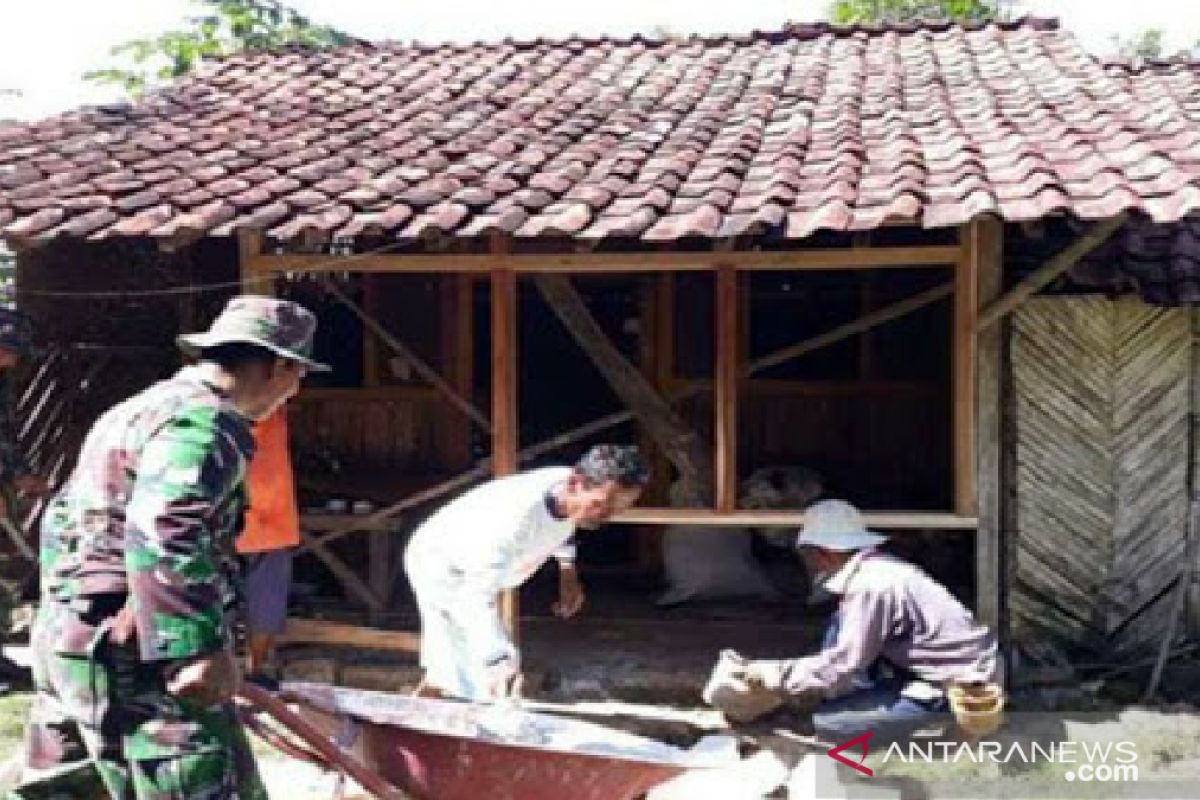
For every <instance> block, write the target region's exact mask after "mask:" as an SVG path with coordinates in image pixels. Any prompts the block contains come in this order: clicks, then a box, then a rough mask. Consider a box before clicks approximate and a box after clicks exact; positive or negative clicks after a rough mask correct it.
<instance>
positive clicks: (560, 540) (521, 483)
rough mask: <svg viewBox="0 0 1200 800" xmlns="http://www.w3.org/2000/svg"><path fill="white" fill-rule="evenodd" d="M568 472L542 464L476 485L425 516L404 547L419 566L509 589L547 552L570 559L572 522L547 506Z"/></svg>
mask: <svg viewBox="0 0 1200 800" xmlns="http://www.w3.org/2000/svg"><path fill="white" fill-rule="evenodd" d="M570 476H571V468H570V467H545V468H542V469H535V470H530V471H529V472H522V473H518V474H516V475H510V476H508V477H505V478H497V479H496V480H493V481H489V482H487V483H485V484H483V485H482V486H477V487H476V488H474V489H472V490H471V491H469V492H467V493H466V494H464V495H462V496H461V497H459V498H457V499H456V500H454V501H452V502H450V503H447V504H446V505H445V506H443V507H442V508H441V509H439V510H438V511H437V512H436V513H434V514H433V516H431V517H430V518H429V519H427V520H426V521H425V522H424V523H423V524H422V525H421V526H420V527H419V528H417V530H416V531H415V532H414V533H413V535H412V538H411V539H410V540H409V543H408V548H409V550H410V551H411V552H412V553H413V554H414V555H419V557H420V561H421V563H422V564H424V565H426V566H429V567H437V566H441V567H445V568H449V569H453V570H455V571H456V572H462V573H465V575H466V576H468V577H469V578H471V582H472V583H473V584H476V585H477V586H479V587H480V588H486V589H487V590H489V591H493V592H499V591H502V590H504V589H514V588H516V587H518V586H520V585H521V584H522V583H524V582H525V581H527V580H529V578H530V576H531V575H533V573H535V572H537V570H538V568H539V567H541V566H542V564H544V563H545V562H546V559H548V558H550V557H551V556H555V557H556V558H560V559H564V560H571V559H573V558H574V545H573V544H572V542H571V535H572V534H573V533H574V532H575V526H574V524H573V523H572V522H571V521H570V520H566V519H558V518H556V517H555V516H554V515H553V514H551V513H550V509H549V507H548V506H547V505H546V498H547V496H548V494H549V492H550V491H551V489H553V488H554V487H555V486H558V485H560V484H562V483H564V482H565V481H566V480H567V479H568V478H569V477H570Z"/></svg>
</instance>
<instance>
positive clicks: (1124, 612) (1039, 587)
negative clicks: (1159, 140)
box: [1010, 298, 1192, 656]
mask: <svg viewBox="0 0 1200 800" xmlns="http://www.w3.org/2000/svg"><path fill="white" fill-rule="evenodd" d="M1012 369H1013V389H1014V394H1015V397H1014V400H1015V407H1016V418H1015V429H1016V441H1015V443H1014V445H1015V458H1016V463H1015V467H1016V483H1017V485H1016V498H1015V499H1016V503H1015V524H1016V531H1015V534H1016V546H1015V548H1014V551H1013V552H1014V558H1015V564H1014V569H1013V571H1012V574H1013V576H1014V582H1015V585H1014V586H1013V589H1012V593H1011V595H1010V604H1011V611H1012V619H1013V625H1014V630H1015V631H1016V632H1017V634H1018V636H1029V635H1031V634H1032V635H1033V636H1034V637H1049V638H1050V639H1051V640H1054V641H1057V642H1059V643H1065V644H1069V645H1074V646H1076V647H1081V648H1083V649H1084V650H1087V651H1091V652H1094V653H1100V654H1105V655H1115V656H1123V655H1127V654H1130V653H1136V652H1140V651H1145V650H1148V649H1151V648H1152V647H1153V646H1154V645H1155V644H1156V643H1157V640H1158V639H1159V638H1160V637H1161V635H1163V632H1164V628H1165V626H1166V623H1167V615H1168V612H1169V609H1170V603H1169V602H1167V601H1166V595H1165V594H1164V593H1165V592H1166V590H1167V589H1168V588H1170V587H1171V585H1172V584H1173V582H1174V581H1175V579H1176V578H1177V577H1178V574H1179V560H1180V558H1181V557H1182V555H1183V551H1184V540H1185V536H1186V520H1187V476H1188V458H1189V452H1188V450H1189V436H1188V421H1189V416H1188V415H1189V404H1190V399H1189V398H1190V394H1189V382H1190V380H1191V369H1192V366H1191V336H1190V327H1189V320H1188V316H1187V312H1185V311H1180V310H1176V309H1160V308H1154V307H1152V306H1147V305H1145V304H1143V303H1141V302H1140V301H1137V300H1133V299H1122V300H1119V301H1110V300H1105V299H1100V298H1043V299H1038V300H1034V301H1031V302H1029V303H1027V304H1026V305H1025V306H1024V307H1023V308H1022V309H1021V310H1020V311H1019V312H1018V313H1017V314H1016V315H1015V320H1014V323H1013V339H1012Z"/></svg>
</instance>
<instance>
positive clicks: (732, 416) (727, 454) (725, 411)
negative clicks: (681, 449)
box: [713, 265, 741, 514]
mask: <svg viewBox="0 0 1200 800" xmlns="http://www.w3.org/2000/svg"><path fill="white" fill-rule="evenodd" d="M716 283H717V285H716V320H715V326H714V328H715V331H716V337H717V341H716V348H715V349H716V356H717V363H716V365H715V367H714V376H715V381H716V385H715V388H714V395H713V409H714V413H715V416H716V418H715V420H714V425H713V430H714V431H715V432H716V435H715V436H714V437H713V438H714V443H715V446H716V458H715V461H714V472H715V475H716V491H715V495H716V507H717V511H719V512H721V513H725V514H727V513H730V512H732V511H733V510H734V509H736V508H737V489H738V471H737V428H738V426H737V413H738V411H737V399H738V391H737V389H738V380H739V373H740V369H739V365H738V354H739V351H740V350H741V342H740V339H739V336H738V274H737V269H736V268H735V267H733V266H730V265H721V266H718V267H717V276H716Z"/></svg>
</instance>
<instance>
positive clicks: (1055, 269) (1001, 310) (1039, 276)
mask: <svg viewBox="0 0 1200 800" xmlns="http://www.w3.org/2000/svg"><path fill="white" fill-rule="evenodd" d="M1127 218H1128V215H1126V214H1118V215H1117V216H1115V217H1113V218H1112V219H1108V220H1105V221H1104V222H1097V223H1096V224H1095V225H1094V226H1092V228H1091V230H1089V231H1088V232H1087V233H1086V234H1084V235H1083V236H1080V237H1079V238H1078V239H1076V240H1075V241H1074V242H1073V243H1072V244H1071V246H1070V247H1068V248H1066V249H1065V250H1063V251H1062V252H1061V253H1059V254H1058V255H1056V256H1054V257H1053V258H1051V259H1050V260H1049V261H1047V262H1046V263H1045V264H1043V265H1042V266H1040V267H1038V268H1037V269H1036V270H1034V271H1033V272H1031V273H1030V274H1028V275H1026V276H1025V278H1024V280H1022V281H1021V282H1020V283H1018V284H1017V285H1016V286H1014V287H1013V288H1012V289H1010V290H1009V291H1008V294H1006V295H1004V296H1003V297H1001V298H1000V299H998V300H996V301H995V302H993V303H992V304H991V305H989V306H988V307H987V308H986V309H985V310H984V311H983V312H982V313H981V314H980V315H979V321H978V325H977V330H980V331H983V330H986V329H987V328H989V327H991V326H992V325H994V324H995V323H996V321H997V320H999V319H1000V318H1001V317H1003V316H1005V315H1007V314H1010V313H1012V312H1013V311H1014V310H1016V308H1017V306H1019V305H1021V303H1023V302H1024V301H1025V300H1027V299H1028V298H1030V297H1032V296H1033V295H1035V294H1037V293H1038V292H1039V291H1041V290H1042V289H1043V288H1045V287H1046V286H1048V285H1049V284H1050V282H1051V281H1053V280H1054V279H1055V278H1057V277H1058V276H1059V275H1062V274H1063V273H1064V272H1066V271H1067V270H1068V269H1070V268H1071V267H1073V266H1074V265H1075V264H1076V263H1077V262H1078V261H1079V259H1081V258H1083V257H1084V256H1085V255H1087V254H1088V253H1090V252H1091V251H1092V250H1095V249H1096V248H1097V247H1099V246H1100V245H1102V244H1104V242H1106V241H1108V238H1109V237H1110V236H1112V235H1113V234H1114V233H1115V232H1116V231H1118V230H1119V229H1120V228H1121V227H1122V226H1123V225H1124V224H1125V221H1126V219H1127Z"/></svg>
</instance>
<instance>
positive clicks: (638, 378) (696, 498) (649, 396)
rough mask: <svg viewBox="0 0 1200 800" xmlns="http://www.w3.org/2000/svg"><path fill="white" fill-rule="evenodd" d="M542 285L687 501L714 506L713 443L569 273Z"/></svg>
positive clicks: (544, 280)
mask: <svg viewBox="0 0 1200 800" xmlns="http://www.w3.org/2000/svg"><path fill="white" fill-rule="evenodd" d="M534 282H535V284H536V285H537V288H538V291H539V292H540V293H541V295H542V297H543V298H544V299H545V301H546V303H547V305H549V306H550V310H551V311H553V312H554V315H555V316H556V317H558V319H559V321H560V322H562V324H563V327H565V328H566V329H567V332H568V333H570V334H571V338H573V339H574V340H575V342H576V344H578V345H579V347H580V349H581V350H582V351H583V352H584V353H585V354H586V355H587V357H588V358H589V359H590V360H591V362H592V363H593V364H595V366H596V369H597V370H599V371H600V374H601V375H602V376H604V379H605V381H607V383H608V385H609V387H610V388H611V389H612V390H613V393H614V394H616V395H617V397H618V398H619V399H620V400H621V402H622V403H623V404H624V405H625V407H626V408H628V409H629V410H630V414H631V416H632V417H633V418H636V419H637V420H638V421H639V422H641V423H642V425H643V427H644V429H645V431H646V433H647V434H649V435H650V436H651V437H652V438H653V439H654V443H655V445H657V447H658V449H659V450H661V451H662V453H663V454H664V455H666V456H667V457H668V458H669V459H671V463H672V464H674V465H675V468H676V469H677V470H678V472H679V481H678V483H677V485H676V488H677V489H679V490H681V491H682V492H683V493H684V494H685V495H687V498H686V499H687V501H688V505H697V506H710V505H711V504H712V497H713V485H712V484H713V464H712V456H713V453H712V449H711V446H710V445H709V443H708V442H706V441H705V440H704V439H703V438H702V437H701V436H700V435H699V434H697V433H696V431H695V430H694V429H693V428H692V426H691V425H689V424H688V423H687V422H686V421H685V420H684V419H683V418H682V417H680V415H679V414H678V413H677V412H676V410H675V409H674V408H672V407H671V404H670V402H669V401H668V400H667V399H666V398H664V397H663V396H662V395H661V394H660V393H659V392H657V391H655V389H654V387H653V386H652V385H651V383H650V382H649V381H647V380H646V378H645V376H644V375H642V373H641V372H640V371H638V369H637V368H636V367H635V366H633V365H632V364H630V363H629V361H628V359H626V358H625V355H624V354H623V353H622V352H621V351H620V350H618V349H617V347H616V346H615V345H614V344H613V343H612V340H611V339H610V338H609V337H608V334H607V333H605V331H604V329H603V328H602V327H601V326H600V323H599V322H597V321H596V319H595V317H594V316H593V315H592V313H591V311H590V310H589V309H588V307H587V303H585V302H584V300H583V298H582V297H581V296H580V294H579V292H578V291H577V290H576V289H575V287H574V285H573V284H572V282H571V278H570V277H568V276H566V275H538V276H537V277H536V278H534Z"/></svg>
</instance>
